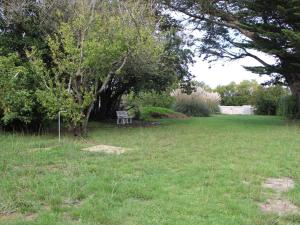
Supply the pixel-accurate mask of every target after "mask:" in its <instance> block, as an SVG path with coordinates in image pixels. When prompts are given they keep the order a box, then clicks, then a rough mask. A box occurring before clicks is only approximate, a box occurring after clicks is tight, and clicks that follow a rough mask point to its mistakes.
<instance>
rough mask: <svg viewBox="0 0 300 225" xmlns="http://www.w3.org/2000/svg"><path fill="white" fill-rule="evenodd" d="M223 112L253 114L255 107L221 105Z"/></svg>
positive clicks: (227, 113) (228, 113)
mask: <svg viewBox="0 0 300 225" xmlns="http://www.w3.org/2000/svg"><path fill="white" fill-rule="evenodd" d="M220 111H221V114H226V115H253V114H254V108H253V106H251V105H243V106H220Z"/></svg>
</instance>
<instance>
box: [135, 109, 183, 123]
mask: <svg viewBox="0 0 300 225" xmlns="http://www.w3.org/2000/svg"><path fill="white" fill-rule="evenodd" d="M164 118H172V119H183V118H187V116H186V115H184V114H182V113H178V112H175V111H173V110H172V109H167V108H162V107H143V108H141V109H140V119H141V120H146V121H147V120H153V119H164Z"/></svg>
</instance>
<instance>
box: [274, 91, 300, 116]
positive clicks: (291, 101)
mask: <svg viewBox="0 0 300 225" xmlns="http://www.w3.org/2000/svg"><path fill="white" fill-rule="evenodd" d="M277 115H279V116H282V117H285V118H288V119H293V118H296V115H297V99H296V97H294V96H290V95H289V96H284V97H281V99H280V100H279V103H278V108H277Z"/></svg>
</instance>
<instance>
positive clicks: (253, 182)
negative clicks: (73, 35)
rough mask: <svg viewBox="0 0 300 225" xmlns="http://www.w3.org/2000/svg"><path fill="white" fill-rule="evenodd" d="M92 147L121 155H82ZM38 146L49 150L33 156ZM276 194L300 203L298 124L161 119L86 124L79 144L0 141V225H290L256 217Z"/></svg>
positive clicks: (292, 220) (296, 218)
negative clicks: (274, 180) (121, 150)
mask: <svg viewBox="0 0 300 225" xmlns="http://www.w3.org/2000/svg"><path fill="white" fill-rule="evenodd" d="M97 144H107V145H114V146H120V147H125V148H128V149H129V150H128V151H127V153H125V154H123V155H105V154H96V153H87V152H82V151H80V149H82V148H83V147H87V146H93V145H97ZM40 147H52V148H51V149H45V150H35V148H40ZM269 177H291V178H292V179H294V181H295V182H296V187H295V188H294V189H293V190H291V191H289V192H287V193H284V194H283V197H284V198H286V199H289V200H290V201H291V202H293V203H294V204H296V205H298V206H300V126H299V125H297V124H287V123H285V122H284V121H282V120H280V119H279V118H277V117H259V116H244V117H242V116H216V117H210V118H192V119H186V120H163V121H162V124H161V125H160V126H155V127H147V128H138V127H135V128H117V127H116V126H115V125H110V124H95V123H94V124H92V127H91V130H90V136H89V138H88V139H86V140H84V139H79V140H75V139H73V138H71V137H65V138H64V139H63V142H62V144H61V145H58V144H57V138H56V137H54V136H26V135H25V136H22V135H12V134H2V135H0V224H1V225H2V224H3V225H4V224H5V225H8V224H19V225H21V224H22V225H26V224H38V225H45V224H49V225H50V224H51V225H54V224H55V225H68V224H79V225H96V224H105V225H108V224H110V225H133V224H135V225H156V224H157V225H161V224H163V225H167V224H168V225H177V224H184V225H199V224H201V225H202V224H203V225H255V224H256V225H258V224H260V225H271V224H272V225H273V224H274V225H275V224H276V225H287V224H289V225H295V224H300V215H289V216H278V215H275V214H263V213H261V211H260V209H259V207H258V204H259V203H261V202H264V201H266V200H267V199H268V198H270V196H272V194H274V192H273V191H272V190H269V189H265V188H263V187H262V186H261V184H262V183H263V182H264V181H265V179H267V178H269Z"/></svg>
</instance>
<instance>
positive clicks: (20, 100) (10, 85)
mask: <svg viewBox="0 0 300 225" xmlns="http://www.w3.org/2000/svg"><path fill="white" fill-rule="evenodd" d="M0 75H1V76H0V115H1V114H2V116H3V117H2V122H3V123H4V125H8V124H10V123H12V122H14V121H18V122H22V123H24V124H29V123H31V122H32V121H33V120H34V109H36V108H37V107H38V105H37V101H36V98H35V89H34V86H35V83H36V82H37V80H38V79H37V78H36V77H35V74H34V73H32V71H30V70H29V69H28V68H27V67H26V65H23V64H22V62H21V61H20V59H19V57H18V55H17V54H10V55H8V56H0Z"/></svg>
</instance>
